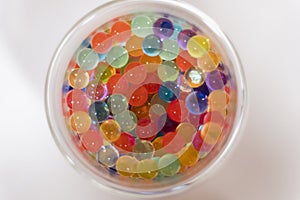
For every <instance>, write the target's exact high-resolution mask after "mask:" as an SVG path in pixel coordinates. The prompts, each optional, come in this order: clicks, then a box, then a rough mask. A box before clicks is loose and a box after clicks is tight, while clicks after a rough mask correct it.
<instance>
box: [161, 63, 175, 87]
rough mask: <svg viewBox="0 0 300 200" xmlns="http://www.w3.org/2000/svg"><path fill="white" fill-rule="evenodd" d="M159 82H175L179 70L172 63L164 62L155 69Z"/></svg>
mask: <svg viewBox="0 0 300 200" xmlns="http://www.w3.org/2000/svg"><path fill="white" fill-rule="evenodd" d="M157 74H158V77H159V78H160V80H162V81H163V82H166V81H175V80H176V79H177V78H178V76H179V69H178V67H177V65H176V63H175V62H174V61H165V62H163V63H162V64H161V65H160V66H159V67H158V69H157Z"/></svg>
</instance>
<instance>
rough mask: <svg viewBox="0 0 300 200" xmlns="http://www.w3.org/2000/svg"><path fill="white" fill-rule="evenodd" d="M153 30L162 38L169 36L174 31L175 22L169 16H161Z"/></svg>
mask: <svg viewBox="0 0 300 200" xmlns="http://www.w3.org/2000/svg"><path fill="white" fill-rule="evenodd" d="M153 32H154V34H155V35H157V36H159V37H160V38H169V37H171V36H172V35H173V33H174V26H173V23H172V22H171V21H170V20H169V19H167V18H159V19H157V20H156V21H155V22H154V24H153Z"/></svg>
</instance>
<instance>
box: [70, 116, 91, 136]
mask: <svg viewBox="0 0 300 200" xmlns="http://www.w3.org/2000/svg"><path fill="white" fill-rule="evenodd" d="M70 124H71V128H72V129H73V130H74V131H76V132H77V133H84V132H87V131H88V130H89V128H90V126H91V124H92V120H91V118H90V116H89V115H88V114H87V113H86V112H83V111H76V112H74V113H73V114H72V115H71V117H70Z"/></svg>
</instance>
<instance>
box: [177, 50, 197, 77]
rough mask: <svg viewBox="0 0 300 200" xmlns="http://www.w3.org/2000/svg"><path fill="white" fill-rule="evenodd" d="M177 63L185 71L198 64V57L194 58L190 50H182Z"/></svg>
mask: <svg viewBox="0 0 300 200" xmlns="http://www.w3.org/2000/svg"><path fill="white" fill-rule="evenodd" d="M176 64H177V66H178V68H179V69H180V70H181V71H183V72H185V71H187V70H188V69H190V68H191V67H195V66H197V59H196V58H193V57H192V56H191V55H190V54H189V52H188V51H181V52H180V53H179V55H178V56H177V58H176Z"/></svg>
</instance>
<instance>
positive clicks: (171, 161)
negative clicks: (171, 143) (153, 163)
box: [158, 154, 180, 176]
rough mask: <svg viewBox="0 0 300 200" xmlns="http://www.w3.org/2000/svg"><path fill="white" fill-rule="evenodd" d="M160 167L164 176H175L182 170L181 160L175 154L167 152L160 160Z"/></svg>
mask: <svg viewBox="0 0 300 200" xmlns="http://www.w3.org/2000/svg"><path fill="white" fill-rule="evenodd" d="M158 169H159V172H160V173H161V174H163V175H164V176H174V175H176V174H177V173H178V172H179V170H180V162H179V160H178V157H177V156H175V155H174V154H165V155H163V156H162V157H161V158H160V159H159V161H158Z"/></svg>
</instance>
